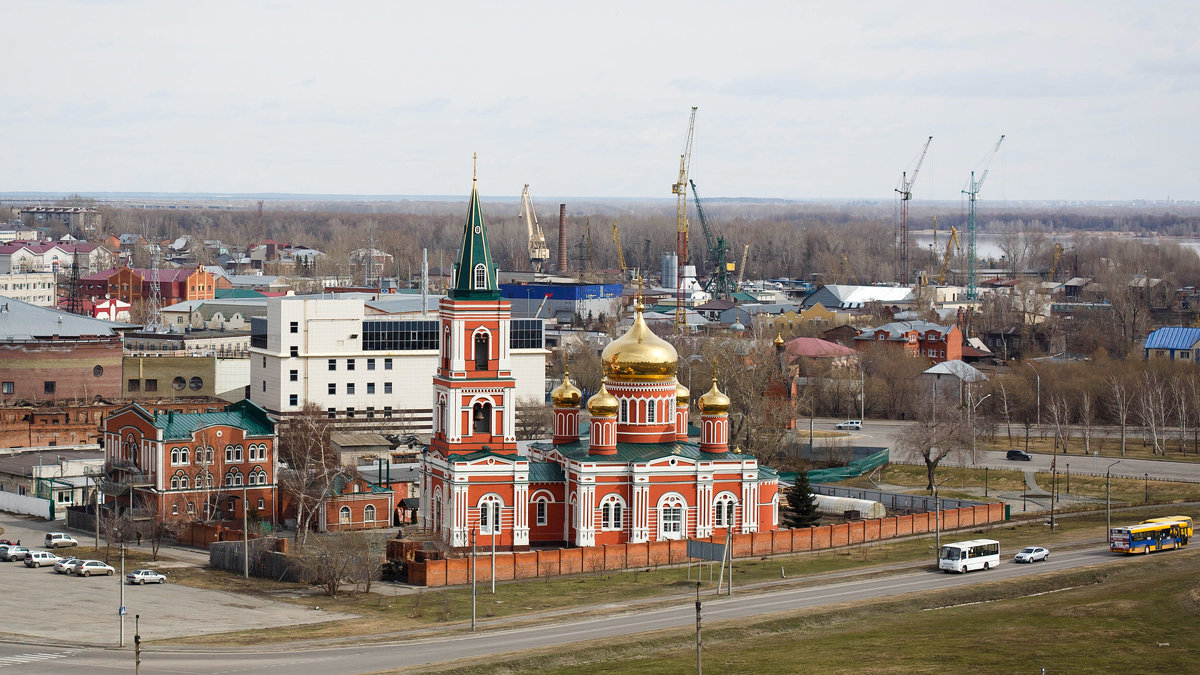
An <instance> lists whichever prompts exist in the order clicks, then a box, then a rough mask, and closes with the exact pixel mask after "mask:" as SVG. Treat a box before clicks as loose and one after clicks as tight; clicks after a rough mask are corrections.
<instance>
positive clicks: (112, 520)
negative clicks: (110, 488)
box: [99, 508, 133, 562]
mask: <svg viewBox="0 0 1200 675" xmlns="http://www.w3.org/2000/svg"><path fill="white" fill-rule="evenodd" d="M99 517H100V533H101V534H103V535H104V562H108V560H109V557H110V556H111V555H112V547H113V544H118V545H120V544H124V543H125V542H127V541H129V538H130V535H131V533H132V532H133V521H132V520H131V519H130V518H129V516H128V515H127V514H125V513H122V512H120V511H118V510H117V509H115V508H114V509H100V514H99Z"/></svg>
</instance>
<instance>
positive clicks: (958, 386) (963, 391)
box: [921, 361, 988, 405]
mask: <svg viewBox="0 0 1200 675" xmlns="http://www.w3.org/2000/svg"><path fill="white" fill-rule="evenodd" d="M987 379H988V378H987V375H984V374H983V373H982V372H980V371H979V370H977V369H976V368H973V367H971V366H969V365H967V364H966V363H964V362H962V361H943V362H941V363H939V364H937V365H936V366H933V367H932V368H930V369H929V370H926V371H925V372H923V373H921V386H923V387H925V390H926V391H932V392H933V394H934V395H935V396H940V397H942V398H945V399H949V400H951V401H954V402H956V403H958V404H959V405H965V404H966V403H967V402H968V401H969V400H970V389H971V388H974V389H975V392H976V395H977V396H978V392H979V390H980V389H981V388H982V386H983V383H984V382H986V381H987Z"/></svg>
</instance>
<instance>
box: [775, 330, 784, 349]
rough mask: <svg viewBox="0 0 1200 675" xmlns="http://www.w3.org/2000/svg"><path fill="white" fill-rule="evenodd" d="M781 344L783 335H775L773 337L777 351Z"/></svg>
mask: <svg viewBox="0 0 1200 675" xmlns="http://www.w3.org/2000/svg"><path fill="white" fill-rule="evenodd" d="M783 344H784V343H783V333H777V334H776V335H775V348H776V349H778V348H780V347H782V346H783Z"/></svg>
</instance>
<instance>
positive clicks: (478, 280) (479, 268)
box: [473, 263, 488, 291]
mask: <svg viewBox="0 0 1200 675" xmlns="http://www.w3.org/2000/svg"><path fill="white" fill-rule="evenodd" d="M473 286H474V288H475V290H479V291H486V290H487V287H488V278H487V266H486V265H484V264H483V263H479V264H478V265H476V266H475V283H474V284H473Z"/></svg>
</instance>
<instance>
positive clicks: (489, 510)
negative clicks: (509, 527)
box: [479, 495, 504, 534]
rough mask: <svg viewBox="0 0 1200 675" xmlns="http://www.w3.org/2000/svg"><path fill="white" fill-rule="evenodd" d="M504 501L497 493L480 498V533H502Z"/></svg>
mask: <svg viewBox="0 0 1200 675" xmlns="http://www.w3.org/2000/svg"><path fill="white" fill-rule="evenodd" d="M503 505H504V503H503V502H501V501H500V498H499V497H497V496H496V495H485V496H484V497H483V499H480V500H479V534H500V527H501V523H500V510H501V507H503Z"/></svg>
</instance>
